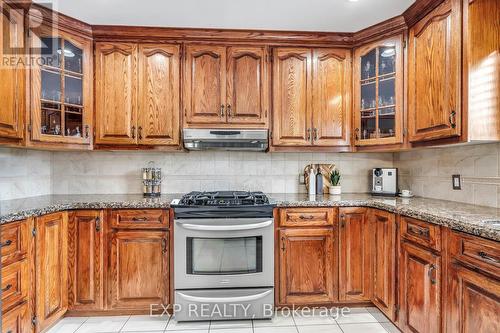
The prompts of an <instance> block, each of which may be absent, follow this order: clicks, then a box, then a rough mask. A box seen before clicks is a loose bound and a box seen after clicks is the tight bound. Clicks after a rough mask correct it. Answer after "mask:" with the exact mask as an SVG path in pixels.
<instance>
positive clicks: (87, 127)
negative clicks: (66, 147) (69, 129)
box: [85, 125, 89, 139]
mask: <svg viewBox="0 0 500 333" xmlns="http://www.w3.org/2000/svg"><path fill="white" fill-rule="evenodd" d="M88 138H89V125H85V139H88Z"/></svg>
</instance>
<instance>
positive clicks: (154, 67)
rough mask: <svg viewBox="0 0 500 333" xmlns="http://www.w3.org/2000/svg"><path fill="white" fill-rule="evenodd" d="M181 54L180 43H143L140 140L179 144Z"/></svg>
mask: <svg viewBox="0 0 500 333" xmlns="http://www.w3.org/2000/svg"><path fill="white" fill-rule="evenodd" d="M179 55H180V47H179V45H165V44H162V45H149V44H144V45H140V46H139V88H138V91H139V94H138V98H139V101H138V118H137V140H138V141H137V142H138V144H141V145H178V144H179V141H180V134H179V118H180V117H179V116H180V98H179V95H180V62H179Z"/></svg>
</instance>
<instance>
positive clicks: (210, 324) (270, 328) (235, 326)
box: [48, 308, 399, 333]
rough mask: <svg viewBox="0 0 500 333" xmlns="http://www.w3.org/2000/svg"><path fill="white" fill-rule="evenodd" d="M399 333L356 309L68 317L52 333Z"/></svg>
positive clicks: (369, 311)
mask: <svg viewBox="0 0 500 333" xmlns="http://www.w3.org/2000/svg"><path fill="white" fill-rule="evenodd" d="M116 332H141V333H160V332H165V333H175V332H178V333H208V332H210V333H212V332H213V333H387V332H389V333H396V332H399V330H398V329H397V328H396V327H395V326H394V325H393V324H392V323H390V322H389V320H388V319H387V318H386V317H385V316H384V315H383V314H382V312H380V311H379V310H378V309H376V308H353V309H351V312H350V313H349V314H347V315H346V316H339V317H338V318H334V317H332V316H320V315H315V316H303V315H300V314H295V315H294V316H288V315H284V314H280V313H278V314H277V315H276V316H275V317H274V318H273V319H270V320H239V321H206V322H182V323H178V322H176V321H175V320H173V319H170V318H169V317H165V316H164V317H150V316H117V317H67V318H64V319H62V320H61V321H60V322H58V323H57V324H56V325H55V326H54V327H53V328H52V329H50V330H49V332H48V333H116Z"/></svg>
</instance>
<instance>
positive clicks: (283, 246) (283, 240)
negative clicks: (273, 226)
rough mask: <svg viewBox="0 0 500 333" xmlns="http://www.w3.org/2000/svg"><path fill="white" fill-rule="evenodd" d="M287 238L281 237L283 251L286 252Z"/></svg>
mask: <svg viewBox="0 0 500 333" xmlns="http://www.w3.org/2000/svg"><path fill="white" fill-rule="evenodd" d="M285 250H286V248H285V237H281V251H285Z"/></svg>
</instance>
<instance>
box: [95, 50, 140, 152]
mask: <svg viewBox="0 0 500 333" xmlns="http://www.w3.org/2000/svg"><path fill="white" fill-rule="evenodd" d="M95 68H96V78H95V87H96V116H95V118H96V123H97V124H96V131H97V133H96V143H97V144H135V143H136V134H137V128H136V124H135V119H136V113H137V45H136V44H131V43H96V51H95Z"/></svg>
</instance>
